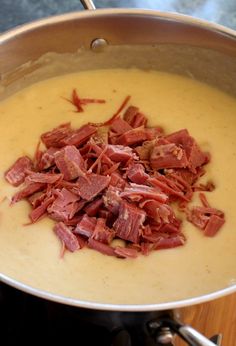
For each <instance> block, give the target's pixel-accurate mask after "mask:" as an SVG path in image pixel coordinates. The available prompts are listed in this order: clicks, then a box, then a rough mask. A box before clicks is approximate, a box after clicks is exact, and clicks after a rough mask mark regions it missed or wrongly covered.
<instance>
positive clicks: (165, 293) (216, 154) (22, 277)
mask: <svg viewBox="0 0 236 346" xmlns="http://www.w3.org/2000/svg"><path fill="white" fill-rule="evenodd" d="M73 88H77V91H78V93H79V95H80V96H81V97H88V98H100V99H105V100H106V103H105V104H100V105H98V104H91V105H87V106H85V108H84V112H83V113H76V112H74V110H75V108H74V106H73V105H72V104H70V103H69V102H67V101H66V100H65V99H64V98H70V96H71V92H72V89H73ZM127 95H131V101H130V104H132V105H135V106H137V107H139V108H140V110H141V111H142V112H143V113H144V114H146V115H147V116H148V119H149V124H150V125H160V126H162V127H163V128H164V129H165V132H166V133H170V132H173V131H177V130H179V129H182V128H188V130H189V132H190V134H191V135H192V136H193V137H194V138H196V140H197V142H198V143H199V144H200V146H201V148H202V149H203V150H206V151H210V152H211V154H212V161H211V163H210V164H209V165H207V166H206V169H207V173H206V174H205V176H204V177H203V178H202V180H201V181H202V182H205V181H206V180H209V179H211V180H212V181H213V182H214V183H215V185H216V189H215V190H214V191H213V192H209V193H206V195H207V198H208V200H209V202H210V204H211V205H212V206H213V207H215V208H218V209H221V210H223V211H224V212H225V215H226V223H225V225H224V226H223V228H222V229H221V230H220V231H219V233H218V234H217V235H216V236H215V237H214V238H207V237H204V236H203V234H202V233H201V231H199V230H198V229H196V228H195V227H194V226H193V225H192V224H190V223H188V222H187V221H184V222H183V232H184V234H185V235H186V237H187V243H186V244H185V246H183V247H179V248H175V249H170V250H160V251H153V252H151V253H150V255H149V256H147V257H145V256H139V257H138V258H137V259H127V260H122V259H117V258H113V257H109V256H105V255H102V254H100V253H98V252H96V251H93V250H91V249H83V250H80V251H77V252H75V253H70V252H66V254H65V256H64V258H63V259H61V258H60V257H59V252H60V242H59V240H58V239H57V237H56V235H55V234H54V233H53V230H52V227H53V224H54V223H53V221H52V220H49V219H47V218H44V219H42V220H41V221H39V222H37V223H36V224H33V225H30V226H23V224H25V223H27V222H28V216H27V214H28V211H29V206H28V204H27V203H26V202H25V201H22V202H19V203H17V204H15V205H14V206H13V207H9V202H10V198H11V196H12V195H13V194H14V193H15V191H16V190H17V188H14V187H12V186H10V185H9V184H8V183H6V182H5V180H4V177H3V174H4V172H5V171H6V170H7V169H8V168H9V166H10V165H11V164H12V163H13V162H14V161H15V160H16V159H17V158H18V157H20V156H22V155H29V156H32V155H33V154H34V151H35V147H36V144H37V142H38V139H39V137H40V135H41V134H42V133H43V132H46V131H48V130H51V129H52V128H53V127H56V126H58V125H60V124H62V123H65V122H71V124H72V126H75V127H79V126H80V125H82V124H84V123H87V122H90V121H91V122H102V121H104V120H106V119H108V118H110V117H111V115H112V114H114V112H115V111H116V110H117V109H118V107H119V106H120V104H121V102H122V101H123V99H124V98H125V97H126V96H127ZM0 129H1V139H0V158H1V165H0V174H1V176H0V198H1V200H0V272H1V273H2V274H4V275H7V276H9V277H11V278H14V279H16V280H19V281H21V282H22V283H24V284H27V285H30V286H32V287H34V288H38V289H42V290H45V291H49V292H51V293H56V294H59V295H63V296H66V297H70V298H77V299H80V300H88V301H95V302H101V303H113V304H116V303H117V304H118V303H119V304H146V303H163V302H167V301H174V300H180V299H186V298H190V297H194V296H198V295H202V294H206V293H210V292H213V291H216V290H219V289H222V288H224V287H227V286H229V285H232V284H235V281H236V265H235V264H236V217H235V191H236V179H235V177H236V136H235V133H236V100H235V99H234V98H231V97H230V96H228V95H226V94H224V93H222V92H220V91H219V90H216V89H214V88H211V87H209V86H207V85H204V84H201V83H199V82H196V81H194V80H190V79H187V78H184V77H180V76H176V75H170V74H166V73H161V72H154V71H141V70H136V69H131V70H121V69H117V70H97V71H88V72H80V73H76V74H70V75H65V76H61V77H58V78H53V79H50V80H46V81H43V82H40V83H38V84H34V85H32V86H30V87H28V88H26V89H24V90H22V91H20V92H18V93H16V94H14V95H13V96H11V97H9V98H8V99H6V100H4V101H3V102H1V104H0ZM195 195H196V196H195V200H194V201H193V202H195V204H196V203H197V204H199V200H198V196H197V194H195ZM6 197H7V198H6Z"/></svg>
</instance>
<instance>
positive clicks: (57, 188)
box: [5, 93, 225, 258]
mask: <svg viewBox="0 0 236 346" xmlns="http://www.w3.org/2000/svg"><path fill="white" fill-rule="evenodd" d="M73 97H74V99H76V97H77V96H76V94H75V93H74V94H73ZM129 98H130V97H127V98H126V99H125V100H124V102H123V103H122V105H121V107H120V108H119V110H118V111H117V112H116V113H115V114H114V115H113V116H112V118H111V119H109V120H108V121H106V122H105V123H103V124H101V123H100V124H86V125H84V126H82V127H80V128H79V129H74V128H71V125H70V123H66V124H62V125H60V126H58V127H57V128H55V129H53V130H51V131H49V132H46V133H43V134H42V135H41V142H42V143H43V145H44V149H43V150H40V149H39V145H38V147H37V150H36V153H35V157H34V158H33V159H30V158H29V157H27V156H23V157H21V158H19V159H18V160H17V161H16V162H15V163H14V164H13V165H12V166H11V167H10V168H9V170H8V171H7V172H6V173H5V178H6V180H7V181H8V182H9V183H10V184H12V185H13V186H19V185H23V186H22V188H21V189H20V190H19V191H18V192H17V193H16V194H15V195H14V196H13V198H12V201H11V204H14V203H16V202H19V201H20V200H22V199H25V200H27V201H28V202H29V203H30V205H31V207H32V210H31V212H30V214H29V218H30V220H31V223H34V222H36V221H38V220H39V219H41V218H42V217H43V216H48V217H49V218H51V219H53V220H55V221H56V224H55V226H54V232H55V234H56V235H57V237H58V238H59V239H60V240H61V242H62V245H63V249H67V250H69V251H71V252H74V251H76V250H79V249H81V248H83V247H84V246H87V247H89V248H92V249H95V250H97V251H100V252H101V253H103V254H106V255H109V256H116V257H119V258H128V257H131V258H135V257H137V255H138V253H142V254H143V255H147V254H148V253H149V252H150V251H152V250H159V249H167V248H173V247H177V246H181V245H184V243H185V241H186V238H185V236H184V234H183V233H182V229H181V224H182V221H181V219H179V218H178V217H177V216H176V214H175V212H174V209H173V208H172V203H173V202H175V204H177V205H178V207H179V209H180V210H182V213H183V215H186V217H187V220H188V221H190V222H191V223H193V224H194V225H195V226H196V227H198V228H199V229H201V230H202V231H203V233H204V235H205V236H210V237H211V236H214V235H215V234H216V233H217V232H218V230H219V229H220V228H221V226H222V225H223V224H224V222H225V219H224V214H223V212H222V211H220V210H217V209H215V208H212V207H211V206H210V205H209V203H208V201H207V200H206V197H205V195H204V194H203V192H200V194H199V195H200V200H201V203H202V206H195V207H192V208H189V207H188V203H189V202H190V201H191V199H192V196H193V194H194V193H195V191H212V190H213V189H214V185H213V184H212V183H210V182H209V183H208V184H206V185H203V184H198V183H197V181H198V179H199V177H201V176H202V175H203V174H204V173H205V171H204V165H206V164H207V163H208V162H209V160H210V156H209V154H208V153H205V152H203V151H202V150H201V149H200V147H199V145H198V144H197V142H196V141H195V139H194V138H193V137H191V135H190V134H189V132H188V131H187V130H186V129H182V130H180V131H177V132H175V133H171V134H165V133H164V131H163V129H162V128H160V127H147V122H148V121H147V117H146V116H145V115H144V114H143V113H142V112H141V111H140V110H139V109H138V108H137V107H134V106H130V107H128V108H127V106H126V105H127V102H128V101H129ZM82 101H83V102H82ZM82 101H81V100H79V101H78V99H76V105H77V107H78V104H79V105H80V107H82V105H83V104H86V102H91V100H89V99H83V100H82ZM85 101H86V102H85ZM97 102H103V101H102V100H97ZM104 102H105V101H104ZM125 108H126V110H125ZM121 114H122V115H123V116H121ZM41 147H42V145H41ZM114 239H121V240H122V241H123V242H121V244H120V246H117V245H114V244H115V243H113V240H114ZM116 244H117V243H116Z"/></svg>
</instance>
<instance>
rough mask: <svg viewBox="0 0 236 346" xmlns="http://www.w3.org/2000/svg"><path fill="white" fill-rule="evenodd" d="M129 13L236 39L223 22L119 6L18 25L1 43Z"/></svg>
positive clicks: (5, 34) (0, 38)
mask: <svg viewBox="0 0 236 346" xmlns="http://www.w3.org/2000/svg"><path fill="white" fill-rule="evenodd" d="M122 14H123V15H128V16H139V15H142V16H145V17H155V18H159V19H165V20H169V21H177V22H181V23H185V24H192V25H196V26H198V27H202V28H206V29H209V30H211V31H215V32H218V33H221V34H224V35H226V36H231V37H233V38H235V39H236V30H233V29H230V28H227V27H226V26H223V25H221V24H217V23H213V22H208V21H207V20H204V19H199V18H196V17H192V16H189V15H185V14H181V13H176V12H165V11H163V12H162V11H157V10H148V9H132V8H118V9H112V8H108V9H96V10H84V11H76V12H70V13H66V14H60V15H55V16H50V17H47V18H43V19H38V20H35V21H32V22H29V23H26V24H22V25H19V26H16V27H15V28H11V29H9V30H7V31H5V32H3V33H1V34H0V44H3V43H4V42H5V41H7V40H10V39H12V38H14V37H15V36H19V35H21V34H23V33H25V32H27V31H31V30H34V29H37V28H40V27H42V26H47V25H51V24H56V23H62V22H66V21H71V20H75V19H79V18H89V17H94V16H96V17H100V16H104V15H108V16H117V15H122Z"/></svg>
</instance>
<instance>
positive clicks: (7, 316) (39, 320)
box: [0, 283, 112, 346]
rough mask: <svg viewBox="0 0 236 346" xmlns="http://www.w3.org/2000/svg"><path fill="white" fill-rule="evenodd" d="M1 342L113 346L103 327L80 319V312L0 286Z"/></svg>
mask: <svg viewBox="0 0 236 346" xmlns="http://www.w3.org/2000/svg"><path fill="white" fill-rule="evenodd" d="M0 312H1V320H2V322H1V340H4V345H5V346H15V345H17V346H19V345H21V344H24V346H28V345H30V346H32V345H34V346H36V345H40V346H42V345H45V343H46V342H47V345H48V344H51V345H57V344H65V345H69V344H72V343H73V344H74V345H86V346H87V345H88V346H90V345H96V344H97V345H98V344H99V345H102V346H107V345H112V334H111V333H110V332H109V331H108V330H106V329H105V328H104V327H100V326H97V325H95V324H93V323H90V322H88V321H84V320H83V319H82V318H80V314H79V309H78V308H75V307H70V306H65V305H62V304H57V303H54V302H50V301H46V300H44V299H40V298H37V297H34V296H31V295H29V294H26V293H24V292H21V291H19V290H16V289H14V288H12V287H10V286H7V285H5V284H3V283H0Z"/></svg>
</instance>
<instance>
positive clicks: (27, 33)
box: [0, 10, 236, 310]
mask: <svg viewBox="0 0 236 346" xmlns="http://www.w3.org/2000/svg"><path fill="white" fill-rule="evenodd" d="M97 38H103V39H105V40H106V41H107V42H108V45H107V46H105V47H104V48H103V49H101V50H99V51H95V50H92V49H90V47H91V43H92V42H93V41H94V39H97ZM0 43H1V45H0V65H1V89H0V96H1V98H5V97H7V96H9V95H11V94H12V93H14V92H16V91H18V90H20V89H22V88H24V87H26V86H29V85H31V84H33V83H35V82H36V81H40V80H44V79H47V78H50V77H54V76H59V75H63V74H68V73H72V72H78V71H87V70H96V69H111V68H126V69H127V68H134V67H135V68H139V69H142V70H144V71H149V70H157V71H162V72H170V73H174V74H178V75H182V76H187V77H188V78H190V79H194V80H198V81H201V82H204V83H207V84H209V85H212V86H215V87H217V88H218V89H220V90H222V91H225V92H227V93H229V94H231V95H234V96H235V95H236V37H235V36H234V35H233V32H230V31H227V30H225V31H224V30H223V29H221V28H220V27H217V26H211V25H207V24H203V23H202V22H198V21H197V20H191V19H189V18H185V17H183V16H177V15H176V16H175V15H163V14H160V13H156V12H152V11H147V12H145V11H133V12H132V11H122V10H120V11H119V10H118V11H106V10H105V11H97V12H96V13H94V14H87V13H78V14H72V15H66V16H59V17H56V18H52V19H49V20H45V21H40V22H38V23H36V24H29V25H28V26H26V27H25V29H24V28H19V29H16V30H15V31H12V32H9V33H6V34H5V35H3V36H2V38H1V39H0ZM3 280H5V281H6V282H8V283H10V284H11V285H13V286H16V287H18V288H21V289H24V290H26V291H29V292H31V293H33V294H36V295H40V296H43V297H46V298H49V299H54V300H58V301H62V302H66V303H68V304H72V305H80V306H84V307H95V308H98V309H101V308H105V309H119V310H132V309H134V310H146V309H147V310H158V309H166V308H172V307H176V306H183V305H186V304H192V303H195V302H200V301H204V300H209V299H212V298H215V297H217V296H220V295H222V294H226V293H229V292H232V291H233V290H234V289H235V287H234V288H233V286H232V287H230V288H225V290H224V289H222V290H219V291H218V292H213V294H212V295H211V294H210V295H203V296H202V297H200V298H196V299H195V298H192V299H188V300H182V301H180V302H168V303H164V304H150V305H143V306H138V305H137V306H136V307H134V306H129V305H126V306H122V305H119V306H118V305H116V306H114V305H112V304H110V305H107V306H105V305H103V304H102V303H101V304H100V302H99V303H94V304H92V305H91V304H90V302H81V301H79V300H75V299H70V298H66V297H59V296H57V295H54V294H53V293H52V294H48V293H45V292H42V291H40V290H37V289H31V288H29V287H27V286H24V285H23V284H18V282H17V281H14V278H12V279H8V278H5V277H4V278H3Z"/></svg>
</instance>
